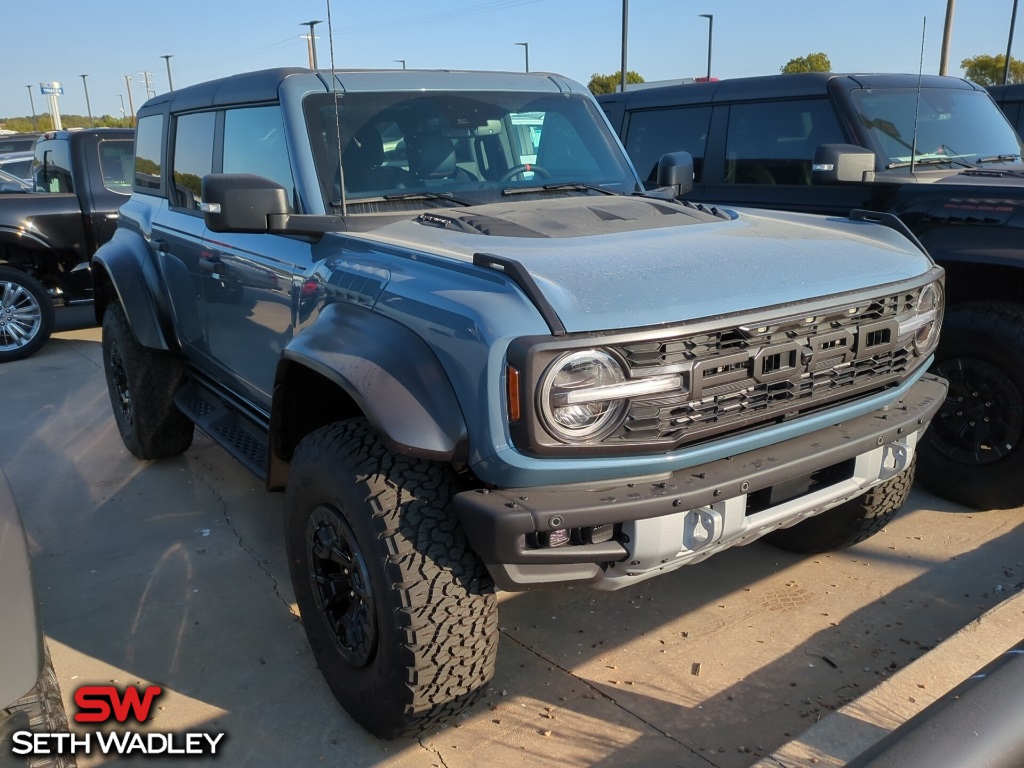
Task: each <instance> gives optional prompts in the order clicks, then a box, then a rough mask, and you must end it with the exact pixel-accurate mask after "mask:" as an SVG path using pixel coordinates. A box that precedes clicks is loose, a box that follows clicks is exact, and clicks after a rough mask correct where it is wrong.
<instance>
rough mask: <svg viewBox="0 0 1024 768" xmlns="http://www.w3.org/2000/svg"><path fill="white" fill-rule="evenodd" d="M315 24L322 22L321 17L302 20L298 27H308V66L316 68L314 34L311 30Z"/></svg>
mask: <svg viewBox="0 0 1024 768" xmlns="http://www.w3.org/2000/svg"><path fill="white" fill-rule="evenodd" d="M317 24H323V20H322V19H313V20H312V21H303V22H302V23H300V24H299V26H300V27H309V68H310V69H317V63H316V34H315V33H314V32H313V27H315V26H316V25H317Z"/></svg>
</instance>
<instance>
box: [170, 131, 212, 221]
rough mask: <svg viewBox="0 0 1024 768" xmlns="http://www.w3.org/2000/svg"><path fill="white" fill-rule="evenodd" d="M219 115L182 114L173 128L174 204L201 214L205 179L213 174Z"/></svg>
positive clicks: (172, 200) (172, 199)
mask: <svg viewBox="0 0 1024 768" xmlns="http://www.w3.org/2000/svg"><path fill="white" fill-rule="evenodd" d="M216 120H217V114H216V113H215V112H197V113H194V114H190V115H182V116H181V117H179V118H178V119H177V120H176V123H175V128H174V160H173V161H172V162H173V165H172V169H173V174H172V175H173V176H174V189H173V190H172V193H171V205H173V206H175V207H177V208H187V209H188V210H191V211H195V212H197V213H198V212H199V204H200V203H201V202H202V201H203V192H202V187H203V176H206V175H207V174H208V173H212V172H213V141H214V129H215V127H216Z"/></svg>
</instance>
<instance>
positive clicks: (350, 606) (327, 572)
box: [306, 505, 377, 667]
mask: <svg viewBox="0 0 1024 768" xmlns="http://www.w3.org/2000/svg"><path fill="white" fill-rule="evenodd" d="M306 548H307V558H308V559H307V562H308V566H309V583H310V587H311V588H312V591H313V600H314V601H315V602H316V605H317V608H318V609H319V610H318V611H317V613H318V614H319V615H320V617H321V618H322V619H323V620H324V622H325V623H326V624H327V627H328V629H329V630H330V631H331V633H332V634H333V635H334V636H335V637H336V638H337V642H338V651H339V652H340V653H341V655H342V656H343V657H344V658H345V659H346V660H347V661H348V663H349V664H351V665H352V666H353V667H364V666H366V664H367V663H368V662H369V661H370V659H371V658H373V654H374V652H375V651H376V647H377V614H376V607H375V604H374V599H373V587H372V585H371V584H370V576H369V573H368V572H367V569H366V560H365V558H364V556H363V553H362V551H361V550H360V549H359V544H358V543H357V541H356V537H355V534H354V533H353V532H352V529H351V528H349V526H348V523H346V522H345V521H344V520H343V519H342V517H341V515H339V514H338V512H337V511H336V510H334V509H332V508H331V507H328V506H323V505H321V506H319V507H317V508H316V509H315V510H313V513H312V514H311V515H310V516H309V522H308V524H307V526H306Z"/></svg>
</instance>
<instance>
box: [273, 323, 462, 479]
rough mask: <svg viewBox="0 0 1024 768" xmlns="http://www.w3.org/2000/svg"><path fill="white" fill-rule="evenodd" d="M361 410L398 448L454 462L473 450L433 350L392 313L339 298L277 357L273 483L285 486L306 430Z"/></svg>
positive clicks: (422, 456) (448, 384)
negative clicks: (383, 313)
mask: <svg viewBox="0 0 1024 768" xmlns="http://www.w3.org/2000/svg"><path fill="white" fill-rule="evenodd" d="M359 415H362V416H365V417H366V419H367V420H368V421H369V422H370V424H371V425H372V426H373V428H374V429H375V430H376V431H377V433H378V434H379V435H380V437H381V439H382V440H383V441H384V443H385V445H387V446H388V447H389V448H390V449H391V450H393V451H395V452H397V453H402V454H406V455H410V456H416V457H420V458H425V459H430V460H434V461H445V462H453V463H459V462H464V461H465V460H466V459H467V457H468V453H469V449H468V446H469V438H468V431H467V428H466V422H465V418H464V416H463V413H462V409H461V407H460V405H459V401H458V398H457V397H456V395H455V390H454V388H453V387H452V384H451V382H450V380H449V379H448V375H447V373H445V371H444V368H443V367H442V366H441V363H440V361H439V360H438V359H437V356H436V355H435V354H434V352H433V350H431V349H430V347H429V346H428V345H427V344H426V343H425V342H424V341H423V340H422V339H421V338H420V337H419V336H417V335H416V334H415V333H414V332H413V331H411V330H410V329H409V328H407V327H406V326H404V325H402V324H400V323H398V322H396V321H394V320H391V319H388V318H385V317H382V316H381V315H378V314H375V313H373V312H370V311H368V310H366V309H360V308H356V307H350V306H347V305H343V304H340V303H334V304H330V305H328V306H327V307H325V308H324V310H323V311H322V312H321V313H320V316H319V318H318V319H317V321H316V323H315V324H314V325H313V326H312V327H311V328H309V329H307V330H305V331H304V332H303V333H301V334H299V335H298V336H297V337H296V338H295V340H294V341H293V342H292V343H291V344H290V345H289V346H288V347H287V348H286V349H285V351H284V353H283V354H282V357H281V361H280V362H279V364H278V368H277V372H276V375H275V380H274V393H273V399H272V404H271V414H270V471H269V473H268V476H267V486H268V488H270V489H280V488H282V487H284V485H285V484H286V482H287V479H288V463H289V461H290V460H291V456H292V453H293V452H294V450H295V447H296V445H298V443H299V441H300V440H301V439H302V438H303V436H305V435H306V434H308V433H309V432H311V431H313V430H314V429H317V428H318V427H321V426H324V425H326V424H329V423H331V422H333V421H340V420H343V419H346V418H352V417H354V416H359Z"/></svg>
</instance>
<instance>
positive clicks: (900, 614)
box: [0, 315, 1024, 768]
mask: <svg viewBox="0 0 1024 768" xmlns="http://www.w3.org/2000/svg"><path fill="white" fill-rule="evenodd" d="M82 317H83V318H85V320H83V322H85V321H87V315H82ZM62 321H63V322H65V324H66V323H67V322H68V320H67V319H66V318H62ZM65 327H66V325H65ZM0 387H2V391H3V393H4V396H3V398H2V401H0V467H2V468H3V469H4V471H5V472H6V473H7V476H8V477H9V479H10V482H11V486H12V489H13V492H14V495H15V498H16V499H17V502H18V504H19V506H20V508H21V512H22V515H23V517H24V519H25V523H26V528H27V531H28V535H29V537H30V549H31V554H32V557H33V564H34V576H35V582H36V587H37V592H38V597H39V599H40V601H41V603H42V605H41V613H42V620H43V626H44V630H45V632H46V635H47V638H48V642H49V645H50V650H51V653H52V655H53V660H54V664H55V667H56V670H57V674H58V677H59V681H60V684H61V687H62V691H63V696H64V700H65V703H66V704H67V706H68V710H69V712H75V711H77V709H76V706H75V703H74V701H73V693H74V691H75V690H76V689H77V688H78V687H79V686H81V685H85V684H102V683H108V682H112V681H113V682H115V683H116V684H118V685H126V684H133V685H134V684H147V683H155V684H159V685H160V686H162V687H163V688H164V689H165V693H164V695H162V696H161V697H160V698H159V700H158V702H159V706H158V708H156V709H155V711H154V712H153V713H151V714H152V715H153V716H152V718H151V720H150V721H149V722H147V723H146V725H145V728H144V730H146V731H151V732H160V733H164V732H178V733H182V732H199V731H203V732H210V733H225V734H226V736H225V737H224V741H223V743H222V745H221V747H220V749H219V752H218V755H217V758H216V760H215V764H216V765H219V766H225V767H227V766H231V767H234V766H307V765H308V766H321V765H323V766H346V767H347V766H360V767H362V766H400V767H402V768H405V767H409V768H412V767H417V768H418V767H423V768H427V767H428V766H442V767H443V768H462V767H465V768H469V767H470V766H479V765H488V766H490V768H501V767H502V766H516V767H517V768H521V766H524V765H528V766H531V767H532V766H565V765H574V766H609V767H610V766H615V767H616V768H621V767H622V766H686V767H690V766H694V767H698V766H700V767H706V766H718V767H719V768H746V767H747V766H751V765H753V764H755V763H757V762H758V761H759V760H763V759H766V758H768V757H769V756H770V755H772V754H773V753H778V754H781V753H782V750H785V749H786V748H788V747H789V746H791V744H792V743H793V742H799V741H800V740H801V738H803V737H804V735H805V734H808V733H810V729H812V727H815V726H817V728H819V729H820V728H822V727H823V726H822V725H821V723H823V722H824V721H826V720H829V716H830V715H833V713H834V712H836V711H837V710H840V709H841V708H843V707H844V706H846V705H850V706H854V705H856V703H857V702H858V701H861V702H864V701H867V699H865V698H863V697H864V696H865V694H869V693H870V692H872V691H874V692H876V693H877V692H878V691H879V690H882V689H881V688H879V687H878V686H880V684H883V688H884V687H885V686H886V685H890V686H891V684H892V681H894V680H899V679H901V678H900V676H901V675H905V674H907V672H906V671H905V670H907V669H910V668H912V667H911V665H912V664H913V663H914V662H915V661H917V660H919V659H923V658H927V657H928V655H929V651H931V650H932V649H934V648H935V647H936V646H938V645H940V644H942V643H943V641H944V640H947V639H948V638H951V637H953V636H954V635H955V634H956V633H958V631H960V630H962V629H964V628H965V627H967V628H970V627H972V626H974V627H984V626H985V625H986V619H985V618H982V617H987V616H992V615H993V614H991V613H990V611H992V610H993V609H997V608H998V612H997V613H996V614H994V615H997V616H999V618H998V620H997V621H996V623H997V624H998V625H999V626H1000V628H1001V629H1000V631H1001V632H1002V633H1004V634H1003V635H1000V636H999V637H1000V639H998V640H994V641H992V644H994V645H998V644H1000V643H1001V642H1002V637H1004V636H1005V637H1009V638H1014V637H1015V639H1013V640H1012V641H1010V642H1008V643H1007V646H1009V645H1011V644H1013V642H1016V641H1019V640H1020V639H1021V638H1024V600H1014V601H1010V602H1008V598H1013V597H1015V596H1017V595H1019V594H1020V592H1021V590H1022V589H1024V525H1022V523H1024V515H1022V513H1024V510H1021V509H1016V510H998V511H989V512H977V511H972V510H968V509H965V508H963V507H960V506H957V505H954V504H951V503H949V502H945V501H943V500H941V499H938V498H936V497H934V496H931V495H929V494H928V493H926V492H924V491H923V490H921V489H919V488H918V489H915V490H914V492H913V493H912V495H911V497H910V500H909V502H908V503H907V505H906V506H905V508H904V511H903V512H902V513H901V514H900V515H899V516H898V517H897V518H896V520H895V521H893V522H892V523H891V524H890V525H889V526H888V527H887V528H886V529H885V530H884V531H883V532H882V533H880V534H879V535H877V536H875V537H873V538H872V539H870V540H868V541H866V542H864V543H862V544H860V545H858V546H856V547H853V548H851V549H848V550H844V551H842V552H838V553H832V554H829V555H822V556H815V557H801V556H797V555H793V554H790V553H786V552H782V551H779V550H776V549H773V548H772V547H770V546H768V545H765V544H760V543H755V544H752V545H750V546H747V547H741V548H737V549H733V550H730V551H728V552H725V553H722V554H720V555H718V556H716V557H714V558H711V559H710V560H708V561H707V562H704V563H701V564H698V565H694V566H690V567H688V568H683V569H680V570H678V571H676V572H674V573H671V574H668V575H665V576H662V577H660V578H656V579H654V580H651V581H649V582H646V583H643V584H640V585H636V586H634V587H632V588H628V589H625V590H622V591H619V592H614V593H599V592H595V591H591V590H588V589H585V588H568V589H547V590H538V591H534V592H529V593H522V594H508V593H504V594H501V595H500V598H499V600H500V622H499V623H500V626H501V638H500V650H499V660H498V668H497V673H496V675H495V678H494V680H493V681H492V683H491V686H490V688H489V690H488V692H487V695H486V697H485V698H484V700H483V702H482V703H480V704H478V705H476V706H475V707H473V708H472V709H471V710H469V711H468V712H467V713H465V714H464V715H463V716H461V717H460V718H458V720H457V721H456V722H455V723H452V724H450V725H448V726H447V727H443V728H438V729H435V730H433V731H430V732H428V733H426V734H424V735H422V736H421V737H420V738H418V739H405V740H400V741H394V742H382V741H378V740H377V739H375V738H373V737H371V736H369V735H367V734H366V733H365V732H364V731H362V730H361V729H360V728H358V727H357V726H356V725H354V724H353V722H352V721H351V720H349V718H348V717H347V715H346V714H345V712H344V711H343V710H342V709H341V708H340V706H339V705H338V704H337V703H336V702H335V700H334V699H333V697H332V696H331V694H330V692H329V691H328V689H327V686H326V684H325V683H324V682H323V681H322V679H321V677H320V675H319V672H318V671H317V668H316V664H315V662H314V660H313V657H312V654H311V653H310V651H309V649H308V647H307V645H306V640H305V636H304V633H303V631H302V627H301V624H300V621H299V617H298V615H297V610H296V608H295V605H294V597H293V595H292V590H291V585H290V583H289V578H288V571H287V564H286V561H285V555H284V549H283V536H282V512H283V504H284V500H283V497H282V496H281V495H280V494H269V493H267V492H266V491H264V490H263V488H262V485H261V483H260V481H258V480H257V479H256V478H255V477H254V476H252V475H251V474H249V473H248V472H247V471H246V470H245V469H243V468H242V467H241V465H239V464H237V463H236V462H235V461H234V460H233V459H231V458H230V457H229V456H228V455H227V454H226V453H224V452H223V451H222V450H221V449H220V448H218V447H217V446H216V445H215V444H213V443H212V441H210V440H209V439H208V438H206V437H205V436H203V435H201V434H197V437H196V440H195V443H194V445H193V447H192V448H191V449H190V450H189V451H187V452H186V453H185V454H184V455H183V456H181V457H179V458H175V459H170V460H166V461H160V462H139V461H137V460H136V459H135V458H133V457H132V456H131V455H130V454H129V453H128V452H127V451H126V450H125V449H124V447H123V445H122V444H121V441H120V438H119V436H118V434H117V429H116V427H115V426H114V421H113V418H112V416H111V412H110V404H109V400H108V397H107V392H106V384H105V381H104V377H103V370H102V363H101V356H100V345H99V330H98V329H96V328H91V327H87V328H82V329H79V330H67V331H63V332H61V333H58V334H57V335H56V336H55V337H54V338H53V339H52V340H51V341H50V342H49V343H48V344H47V345H46V346H45V347H44V348H43V350H42V351H41V352H40V353H38V354H37V355H36V356H34V357H32V358H30V359H28V360H24V361H19V362H15V363H10V364H7V365H4V366H0ZM966 647H969V648H977V647H980V646H979V642H978V641H977V638H975V640H974V641H972V642H969V643H967V646H966ZM1002 650H1005V647H1003V648H998V649H997V650H995V651H994V653H993V655H995V654H996V653H999V652H1000V651H1002ZM954 655H955V653H954ZM981 655H984V652H981ZM970 663H973V659H967V660H965V666H970ZM977 666H980V664H979V665H977ZM974 668H977V667H974ZM969 671H970V670H968V672H969ZM928 674H929V675H931V676H930V677H926V678H922V680H923V683H922V685H923V687H920V688H916V686H917V685H918V683H914V682H913V681H910V683H909V684H910V685H914V686H915V689H916V690H917V691H919V692H920V694H919V695H918V696H913V695H911V694H906V693H904V692H902V691H903V689H900V691H901V692H900V693H899V694H898V695H897V696H896V698H897V699H899V698H900V697H903V698H913V699H915V701H912V702H911V701H899V703H898V704H896V703H888V704H885V705H884V706H885V707H888V709H889V710H890V712H889V716H888V718H889V719H888V721H886V720H885V719H884V718H881V721H880V722H878V723H870V724H871V725H872V726H874V727H875V729H876V731H877V732H878V733H884V732H886V731H887V730H888V729H890V728H891V727H893V723H898V722H899V721H900V720H901V719H905V717H909V716H910V715H911V714H913V711H915V709H919V708H921V707H923V706H925V705H926V704H927V703H928V701H930V700H931V699H932V698H934V696H936V695H941V694H940V693H938V692H939V690H940V688H941V687H942V685H943V682H942V680H943V679H944V678H948V684H949V686H950V687H951V686H952V685H954V684H955V683H957V682H959V681H960V680H961V679H962V676H961V670H960V669H953V668H951V669H949V670H948V671H947V672H946V673H943V672H942V665H941V664H940V665H939V668H938V671H934V670H933V671H932V672H930V673H928ZM844 712H847V713H848V712H849V710H844ZM844 716H845V715H844ZM872 717H875V716H874V715H870V714H868V715H864V716H863V717H862V718H861V719H862V720H864V721H870V720H871V719H872ZM74 727H75V728H76V729H78V730H82V731H85V730H88V728H87V727H86V726H84V725H82V724H76V725H75V726H74ZM843 733H845V732H840V735H839V736H838V737H835V736H833V737H832V738H833V741H834V740H835V738H838V740H839V741H840V742H842V741H843V740H844V736H843ZM827 743H828V742H827V740H826V742H823V743H817V746H815V747H814V749H817V750H818V751H817V752H814V753H813V755H812V753H810V752H807V753H805V754H807V755H812V756H810V757H807V758H806V759H807V761H808V764H812V763H813V761H814V760H819V761H821V760H825V761H826V762H827V760H828V759H829V757H828V756H829V755H830V754H833V753H834V752H835V750H832V751H831V752H830V747H828V746H827ZM801 754H804V753H801ZM851 756H852V755H851ZM794 759H795V760H797V762H790V763H780V762H772V763H765V764H766V765H773V766H774V765H781V764H785V765H800V764H801V763H800V762H799V761H800V760H803V759H804V758H803V757H799V758H794ZM833 759H834V761H838V760H840V758H839V757H835V756H834V755H833ZM138 760H139V762H140V763H142V762H144V763H145V764H146V765H153V764H160V762H161V760H153V759H143V758H138ZM210 760H211V759H210V758H188V759H186V760H185V763H187V764H189V765H191V764H196V765H201V764H204V762H208V761H210ZM111 762H115V758H113V757H111V756H104V755H102V754H97V753H94V754H92V755H90V756H80V757H79V765H81V766H85V767H86V768H88V767H89V766H99V765H106V764H108V763H111ZM116 762H117V763H118V764H120V763H125V762H134V761H129V760H127V759H124V758H121V759H116ZM173 762H174V764H176V765H179V766H180V765H182V764H184V763H183V761H182V759H177V760H174V761H173ZM835 764H841V762H836V763H835Z"/></svg>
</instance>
